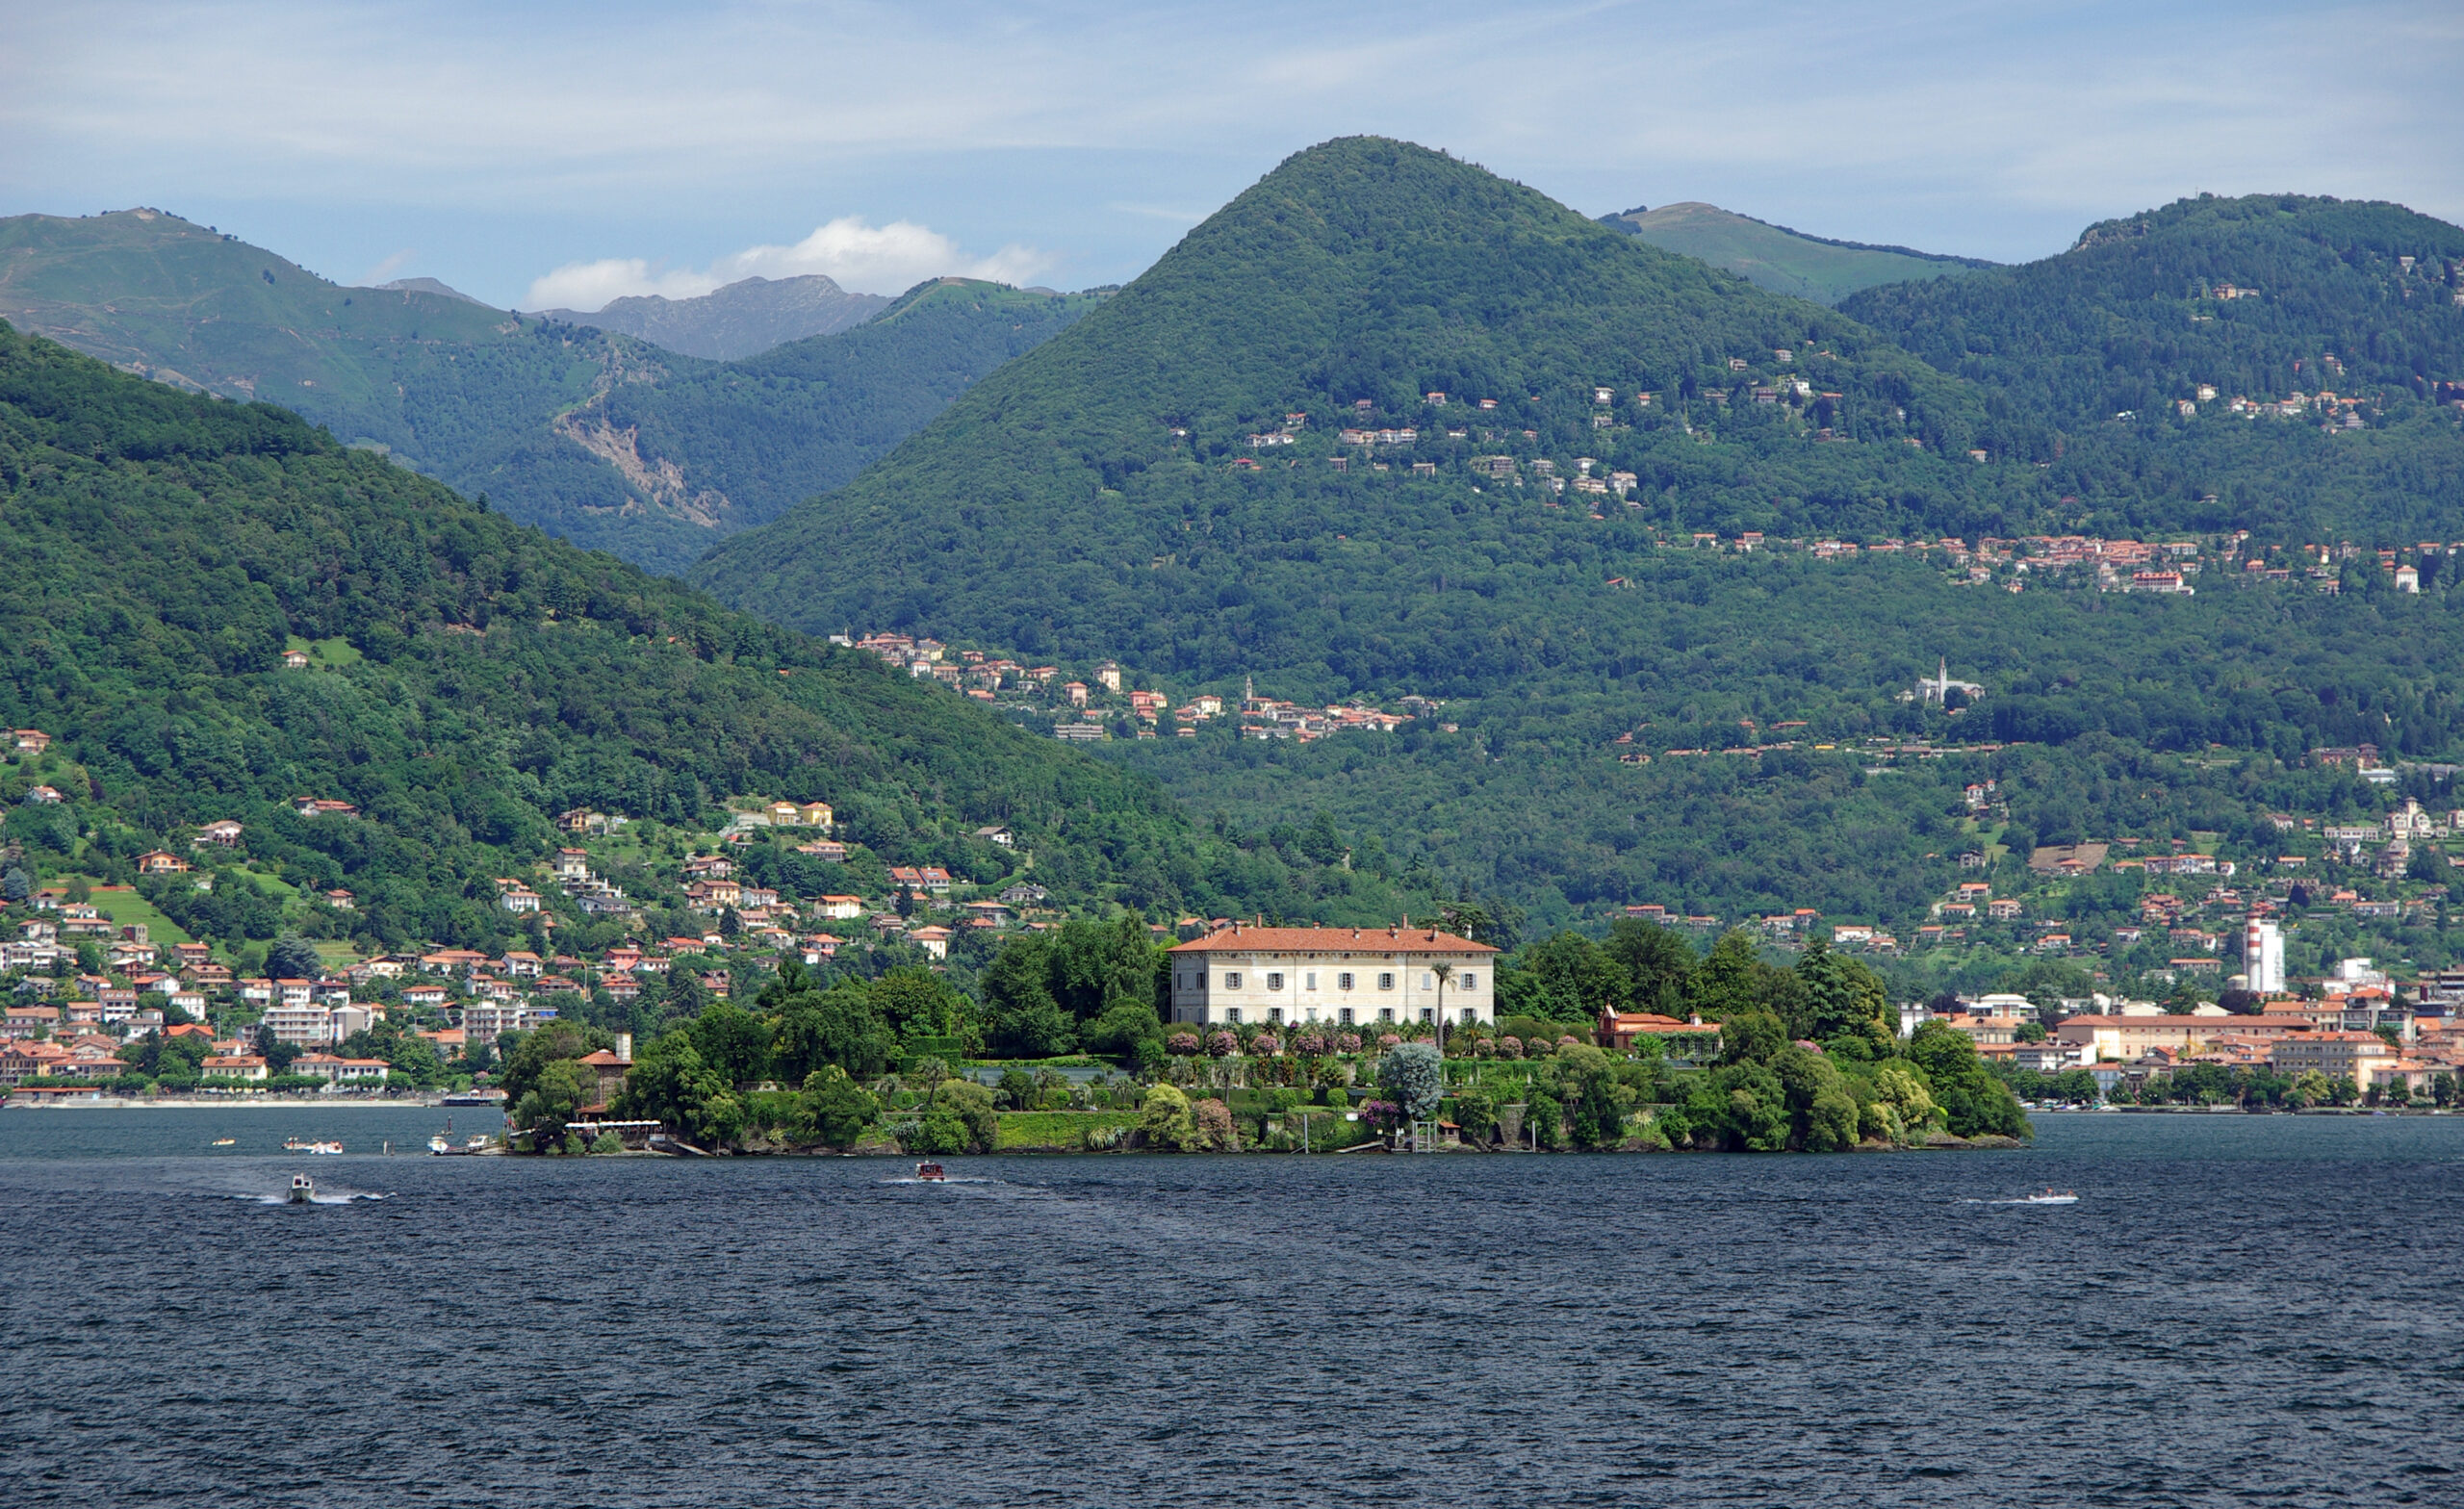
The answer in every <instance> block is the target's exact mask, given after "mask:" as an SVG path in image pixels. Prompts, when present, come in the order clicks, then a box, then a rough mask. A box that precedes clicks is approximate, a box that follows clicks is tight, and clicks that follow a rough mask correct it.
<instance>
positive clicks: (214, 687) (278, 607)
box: [0, 326, 1392, 946]
mask: <svg viewBox="0 0 2464 1509" xmlns="http://www.w3.org/2000/svg"><path fill="white" fill-rule="evenodd" d="M0 550H5V551H6V552H7V555H8V558H9V559H10V561H11V562H12V563H13V565H12V569H11V570H10V571H9V572H8V573H7V574H6V575H5V576H0V647H5V648H0V720H5V721H6V724H7V726H8V727H11V728H15V729H40V730H42V731H44V732H46V733H48V734H50V735H51V737H52V740H53V742H52V745H51V747H50V749H49V750H48V751H47V752H45V753H43V754H41V755H37V756H32V757H25V758H20V759H19V760H18V761H17V763H16V764H15V765H14V766H13V767H12V768H10V769H8V770H7V771H6V772H5V773H4V774H0V801H5V803H6V805H7V807H8V816H7V820H6V829H5V836H6V839H7V841H8V843H9V845H10V846H11V854H10V856H9V859H10V862H11V863H13V864H18V865H25V866H28V867H30V868H31V869H32V870H33V871H34V872H35V878H36V879H38V880H40V879H42V878H43V877H44V876H46V875H52V874H64V873H73V872H77V871H83V872H84V873H87V874H90V875H101V876H104V877H107V878H120V879H126V878H127V872H128V871H129V868H130V864H131V861H132V860H133V859H134V857H136V856H137V855H139V854H141V853H142V852H144V851H146V850H149V849H154V848H158V847H162V848H168V849H171V850H173V851H174V852H177V853H187V852H188V850H189V847H190V845H189V834H190V833H191V832H192V830H193V827H194V825H198V824H202V823H205V822H208V821H212V820H217V819H221V818H237V819H239V820H240V821H242V822H243V823H244V824H245V825H246V828H247V844H246V850H245V853H246V855H247V857H248V864H249V868H250V870H251V873H253V874H254V875H256V876H257V877H258V880H256V881H252V882H249V883H250V884H252V885H255V884H259V883H262V884H264V885H266V886H278V887H279V888H280V890H281V893H282V894H285V895H288V894H289V893H290V892H291V891H292V890H294V889H298V890H308V889H318V890H321V889H325V888H330V887H333V886H345V887H347V888H348V889H350V890H352V891H353V892H355V893H357V896H358V899H359V901H358V910H357V911H356V913H355V914H353V915H354V919H355V920H354V921H353V922H352V924H351V925H352V926H355V927H356V928H358V929H359V930H360V931H361V932H362V933H364V934H367V935H368V936H369V937H371V938H372V939H373V940H375V941H377V942H380V943H382V944H384V945H386V946H400V945H401V944H402V943H404V942H406V941H411V940H419V939H434V940H439V941H452V942H458V943H463V944H476V943H484V942H487V941H490V940H501V939H502V938H503V937H504V936H505V935H506V934H508V933H509V932H510V931H511V930H513V929H514V928H515V927H516V926H517V923H516V922H515V921H514V920H513V919H511V918H510V917H509V915H508V914H507V913H505V912H503V911H502V910H501V909H500V908H498V907H497V906H496V905H495V897H496V894H497V892H496V886H495V884H494V878H495V877H498V876H505V875H515V876H519V875H524V874H527V873H529V868H530V866H531V865H532V863H533V862H534V861H536V860H537V859H539V858H540V857H543V855H544V854H545V853H546V851H547V850H548V849H549V848H550V847H552V844H553V843H554V842H555V841H556V837H557V835H556V834H555V832H554V831H553V829H552V816H553V814H555V813H557V812H560V811H562V810H565V809H567V808H571V807H576V806H590V807H596V808H599V809H601V810H603V811H609V812H617V813H625V814H629V815H631V816H634V817H636V818H643V819H655V820H657V821H659V822H662V823H668V824H680V825H695V824H699V823H702V822H706V821H708V820H709V819H710V818H711V815H712V814H713V813H714V812H715V811H716V810H717V809H718V807H719V806H721V805H722V804H724V802H725V801H726V800H727V799H729V798H731V797H740V796H754V795H760V796H771V797H774V798H776V797H783V798H789V799H796V800H821V801H828V802H831V803H833V804H834V806H836V807H837V810H838V814H839V819H840V822H841V824H842V825H843V826H844V827H845V828H846V829H847V830H848V831H849V832H850V834H851V835H852V836H854V837H855V838H857V839H858V840H859V841H860V842H861V843H863V844H866V845H868V846H870V847H871V848H872V850H873V851H874V852H875V853H877V854H878V855H879V856H881V857H882V858H883V859H884V861H885V862H889V863H915V864H941V865H943V866H945V867H947V868H950V869H952V870H953V872H954V873H962V874H966V875H970V876H972V877H974V878H976V879H978V880H981V881H987V882H989V881H994V880H997V879H998V878H1000V877H1002V876H1004V875H1007V874H1011V873H1015V872H1019V871H1021V870H1023V869H1024V868H1025V867H1026V866H1027V865H1029V864H1030V863H1031V864H1032V867H1033V875H1034V878H1035V880H1036V881H1037V882H1039V883H1041V884H1043V885H1045V886H1047V887H1049V888H1050V889H1051V890H1052V891H1053V892H1054V893H1055V894H1056V896H1057V897H1059V898H1061V899H1063V900H1065V901H1069V902H1072V903H1074V904H1078V905H1091V904H1092V905H1100V904H1103V903H1105V902H1107V901H1112V900H1118V901H1121V902H1126V903H1128V904H1130V905H1132V906H1135V907H1138V908H1153V909H1157V910H1162V909H1165V908H1200V909H1206V910H1210V911H1212V910H1217V909H1226V908H1234V907H1240V908H1248V909H1259V908H1273V909H1278V910H1285V911H1289V912H1291V913H1292V914H1295V915H1308V914H1325V915H1328V916H1329V917H1330V920H1332V919H1333V918H1334V917H1337V916H1340V917H1342V919H1343V920H1368V919H1372V918H1375V917H1381V916H1385V915H1388V914H1389V912H1390V910H1391V902H1392V897H1391V895H1390V894H1389V893H1388V892H1387V891H1385V890H1384V889H1383V888H1382V887H1380V886H1379V885H1377V884H1376V883H1375V882H1373V881H1372V880H1371V878H1369V877H1366V876H1356V875H1352V874H1350V873H1348V872H1346V871H1342V870H1338V869H1336V868H1333V867H1332V866H1330V865H1325V864H1321V863H1317V862H1314V861H1307V860H1301V861H1298V862H1292V861H1287V860H1286V859H1285V858H1284V857H1281V856H1280V855H1278V854H1277V853H1276V852H1275V851H1273V850H1272V849H1264V850H1256V846H1255V845H1254V844H1250V845H1247V846H1245V845H1244V844H1243V843H1242V842H1241V841H1240V840H1238V838H1237V836H1225V835H1223V834H1221V833H1218V832H1209V833H1205V834H1200V833H1196V832H1193V831H1192V829H1191V828H1190V827H1189V826H1188V825H1187V824H1186V823H1185V822H1184V821H1183V820H1182V819H1181V817H1180V816H1179V815H1178V814H1177V811H1176V809H1175V808H1174V807H1173V806H1172V805H1171V803H1170V802H1169V801H1168V799H1167V798H1166V797H1165V796H1164V795H1163V793H1162V792H1161V790H1160V789H1159V788H1158V787H1156V786H1155V785H1154V784H1153V783H1152V782H1151V781H1148V780H1144V779H1142V778H1140V777H1136V776H1133V775H1129V774H1127V773H1124V772H1120V771H1118V770H1116V769H1113V768H1111V767H1108V766H1106V765H1105V764H1103V763H1101V762H1099V761H1096V760H1093V759H1091V758H1088V757H1086V756H1084V755H1079V754H1077V753H1075V752H1072V751H1068V750H1066V749H1064V748H1063V747H1061V746H1059V745H1056V744H1055V743H1053V742H1052V741H1051V740H1049V739H1042V738H1034V737H1030V736H1029V735H1028V734H1026V733H1024V732H1022V731H1020V730H1017V729H1012V728H1009V727H1007V726H1005V725H1004V724H1002V723H1001V722H1000V721H999V720H997V719H996V718H994V717H993V716H992V715H990V714H989V713H988V712H985V711H982V710H980V709H979V708H977V707H976V706H975V705H974V704H973V703H969V702H967V701H966V700H964V699H962V698H957V697H953V696H950V695H948V694H947V693H945V692H941V691H938V690H936V689H933V688H931V687H930V686H929V685H928V684H927V683H921V682H917V681H914V680H911V678H908V677H907V676H905V675H904V674H898V673H892V672H889V671H886V670H885V669H884V668H882V667H881V666H880V665H879V664H878V663H877V662H875V661H873V660H872V659H871V658H870V657H867V656H862V655H859V654H856V653H854V652H844V651H839V650H835V649H833V648H832V647H830V646H828V645H826V644H822V643H819V642H816V641H813V640H809V639H806V638H805V637H803V636H801V635H798V634H796V633H793V632H792V631H789V630H784V629H781V628H778V627H772V626H770V625H766V624H762V623H760V622H758V621H757V620H754V619H751V618H747V617H745V616H743V615H740V614H736V613H732V612H729V611H727V610H725V609H723V608H721V607H719V606H718V605H717V604H715V603H713V602H712V601H710V600H708V599H707V598H706V597H703V596H701V595H700V594H698V593H694V592H691V591H689V590H687V589H685V588H683V587H681V586H680V585H678V584H676V583H675V582H673V581H670V580H666V579H662V578H656V577H652V576H648V575H644V574H643V573H641V572H640V571H638V570H636V569H634V568H632V567H629V566H626V565H623V564H620V563H619V562H617V561H615V560H613V559H611V558H609V557H607V556H605V555H601V554H592V553H586V552H584V551H581V550H577V549H575V548H574V547H572V546H571V545H568V544H566V543H564V542H561V541H557V540H553V539H552V538H550V537H548V536H547V535H544V534H542V533H539V532H538V531H536V530H534V529H530V528H527V527H524V526H521V525H518V524H513V523H512V522H510V521H508V520H506V519H505V518H503V517H502V516H501V515H498V514H494V513H491V512H488V511H486V510H484V509H483V508H480V507H476V506H474V505H473V504H471V503H468V502H465V501H463V500H462V499H458V498H456V497H455V496H453V495H452V494H450V493H449V492H448V491H446V490H445V489H444V488H442V487H440V486H438V485H437V484H436V483H434V482H432V481H429V480H426V479H424V478H422V477H420V476H417V475H416V474H414V473H410V472H407V471H405V470H402V469H400V468H398V467H396V466H394V465H392V464H390V463H389V462H387V461H386V460H384V459H383V458H382V457H378V456H375V455H372V454H370V453H367V452H364V451H353V450H349V449H347V448H344V447H342V446H341V445H339V444H337V443H336V442H334V441H333V440H332V439H331V438H330V437H328V436H327V435H325V434H323V433H321V432H320V431H317V430H314V429H311V428H310V427H308V426H307V425H306V424H304V423H302V422H300V421H299V420H298V419H297V418H296V417H295V416H294V415H291V414H289V413H286V412H284V411H282V410H279V409H276V408H274V407H272V406H270V405H267V404H241V403H229V402H222V401H218V400H215V399H212V398H207V397H200V396H192V395H188V394H183V393H180V392H177V391H175V390H174V389H172V388H170V387H168V386H167V385H164V384H158V383H148V382H144V381H141V380H139V379H137V378H135V377H132V376H129V375H126V374H122V373H118V372H115V371H111V370H110V369H109V368H107V367H105V366H103V365H102V364H100V363H97V362H94V361H92V360H90V359H89V358H86V357H83V356H79V355H76V354H74V353H71V352H69V351H67V350H65V349H64V348H63V347H61V346H59V345H53V344H51V343H48V342H45V341H42V340H39V339H35V338H29V337H25V336H21V335H18V334H16V333H14V332H13V331H11V330H9V329H8V328H7V327H6V326H0ZM303 644H304V645H306V646H309V647H311V651H312V653H313V657H314V659H315V661H316V662H318V663H320V665H321V668H320V669H313V670H286V669H285V668H284V666H283V657H284V653H285V651H286V647H296V646H300V645H303ZM37 785H49V786H51V787H53V788H54V789H55V790H56V791H58V792H59V793H60V794H61V795H62V796H63V797H64V801H62V802H61V803H59V804H57V805H48V806H46V805H43V804H41V803H39V802H35V801H30V800H28V799H29V794H30V793H32V792H33V790H34V788H35V787H36V786H37ZM301 797H316V798H324V799H331V800H335V801H342V802H347V803H350V804H352V805H354V806H356V807H357V808H358V812H359V816H358V818H357V820H356V821H352V820H342V819H330V818H302V817H300V816H298V815H296V814H295V813H294V812H293V811H292V809H291V804H292V803H293V802H295V800H296V799H298V798H301ZM994 823H999V824H1005V825H1007V826H1008V827H1009V828H1010V829H1011V830H1012V831H1013V832H1014V835H1015V847H1014V848H999V847H995V846H993V845H990V844H988V843H986V842H984V841H982V840H980V839H977V838H975V837H974V836H972V835H973V834H974V833H975V831H976V830H977V829H978V828H979V827H981V826H983V825H987V824H994ZM1253 851H1256V852H1253ZM1030 856H1031V858H1030ZM229 894H230V896H231V897H232V899H231V901H230V904H229V905H230V907H232V908H239V907H241V905H242V904H241V901H240V900H239V899H238V898H239V897H240V896H241V895H242V894H243V893H239V892H232V893H229ZM1356 895H1358V896H1366V897H1367V898H1368V899H1367V900H1366V901H1355V900H1349V899H1347V898H1352V897H1355V896H1356ZM189 905H190V906H192V907H193V908H204V907H205V906H206V905H207V904H206V903H203V902H194V903H190V904H189ZM208 920H209V921H210V922H211V923H212V926H213V927H215V928H220V927H223V926H225V925H228V926H230V927H235V928H236V927H243V926H250V925H253V924H249V923H247V922H246V921H245V919H244V918H242V919H240V920H230V919H224V920H219V921H218V920H214V919H211V918H209V919H208ZM568 920H569V921H572V922H574V924H575V925H576V926H581V925H582V924H581V923H580V922H579V921H578V919H573V918H569V919H568ZM199 925H200V926H203V925H204V924H199ZM250 935H254V936H264V935H268V934H266V933H264V932H258V933H255V934H250Z"/></svg>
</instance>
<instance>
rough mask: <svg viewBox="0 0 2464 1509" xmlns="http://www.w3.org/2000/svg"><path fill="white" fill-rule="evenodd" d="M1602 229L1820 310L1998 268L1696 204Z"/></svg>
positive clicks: (1618, 220) (1611, 219) (1622, 219)
mask: <svg viewBox="0 0 2464 1509" xmlns="http://www.w3.org/2000/svg"><path fill="white" fill-rule="evenodd" d="M1600 222H1601V223H1602V224H1604V225H1607V226H1611V227H1613V228H1615V229H1617V230H1622V231H1624V232H1626V233H1627V234H1628V235H1630V236H1634V237H1638V238H1640V239H1641V240H1643V241H1646V242H1649V243H1652V244H1653V245H1655V246H1657V247H1660V248H1661V249H1662V250H1665V251H1673V252H1676V253H1678V254H1679V255H1680V256H1686V257H1695V258H1699V259H1701V260H1702V261H1705V262H1707V263H1709V264H1710V265H1711V266H1713V267H1715V268H1720V269H1725V270H1727V271H1730V272H1733V273H1736V274H1737V275H1738V276H1739V277H1742V278H1745V279H1747V280H1748V281H1750V282H1752V283H1754V284H1755V285H1756V286H1757V287H1759V288H1766V289H1769V290H1770V291H1771V292H1773V293H1775V294H1789V295H1792V296H1794V297H1797V298H1809V299H1812V300H1813V301H1814V302H1815V303H1817V304H1836V303H1838V302H1839V300H1840V299H1841V298H1843V297H1845V296H1846V295H1848V294H1852V293H1854V292H1856V291H1857V290H1859V289H1862V288H1871V287H1874V286H1875V285H1877V284H1882V283H1899V282H1905V281H1908V280H1910V279H1912V278H1928V277H1939V276H1941V275H1943V274H1945V273H1958V272H1963V271H1972V270H1974V269H1978V268H1989V267H1992V266H1994V264H1992V263H1990V262H1986V261H1983V260H1981V259H1979V258H1975V257H1955V256H1950V255H1947V254H1944V253H1941V252H1931V251H1916V250H1913V249H1912V248H1910V247H1907V246H1877V245H1870V244H1868V243H1864V242H1854V241H1837V240H1834V239H1833V238H1831V237H1828V236H1809V235H1807V234H1806V233H1805V232H1803V231H1793V230H1790V229H1788V228H1787V227H1786V226H1784V225H1773V224H1771V223H1769V222H1767V221H1764V220H1758V219H1756V218H1754V217H1752V216H1747V215H1738V214H1736V213H1735V212H1734V211H1731V210H1723V209H1721V208H1719V207H1718V206H1717V205H1711V204H1702V203H1698V202H1694V201H1687V202H1685V203H1681V204H1664V205H1662V206H1660V207H1659V208H1658V209H1656V210H1646V209H1644V208H1642V207H1640V206H1637V207H1635V208H1634V209H1631V210H1624V211H1620V212H1619V213H1617V214H1615V215H1604V216H1602V217H1600Z"/></svg>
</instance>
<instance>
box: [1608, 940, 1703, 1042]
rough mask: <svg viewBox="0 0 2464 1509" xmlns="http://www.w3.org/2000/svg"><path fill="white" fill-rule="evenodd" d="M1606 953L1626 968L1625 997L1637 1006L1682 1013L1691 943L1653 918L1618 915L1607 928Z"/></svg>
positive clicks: (1691, 957)
mask: <svg viewBox="0 0 2464 1509" xmlns="http://www.w3.org/2000/svg"><path fill="white" fill-rule="evenodd" d="M1604 947H1605V950H1606V952H1607V954H1608V957H1609V958H1610V959H1614V960H1616V961H1617V963H1618V965H1619V966H1620V967H1621V968H1623V969H1624V970H1625V971H1626V990H1625V998H1626V999H1627V1000H1628V1001H1630V1002H1631V1003H1632V1004H1633V1005H1634V1007H1635V1008H1636V1009H1637V1010H1645V1011H1656V1012H1658V1013H1659V1014H1661V1015H1662V1016H1676V1017H1682V1016H1684V1015H1685V1011H1686V1005H1685V998H1686V993H1687V986H1688V985H1690V984H1691V982H1692V981H1693V978H1694V964H1695V958H1694V946H1693V945H1692V944H1690V943H1688V942H1686V941H1685V939H1684V938H1683V937H1682V936H1681V935H1680V934H1677V933H1674V932H1672V931H1670V930H1669V929H1667V928H1663V927H1661V926H1659V925H1658V924H1657V923H1654V922H1643V921H1639V920H1637V919H1635V918H1632V917H1620V918H1619V919H1617V921H1616V922H1614V923H1612V924H1611V925H1610V926H1609V929H1608V941H1607V943H1606V944H1605V945H1604Z"/></svg>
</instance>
